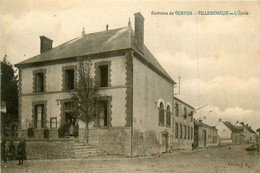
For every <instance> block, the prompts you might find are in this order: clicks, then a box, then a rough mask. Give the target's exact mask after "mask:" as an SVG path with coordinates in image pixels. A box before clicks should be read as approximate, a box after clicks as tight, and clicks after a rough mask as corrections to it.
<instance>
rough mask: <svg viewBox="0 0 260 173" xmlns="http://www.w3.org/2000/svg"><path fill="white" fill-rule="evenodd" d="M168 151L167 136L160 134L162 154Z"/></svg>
mask: <svg viewBox="0 0 260 173" xmlns="http://www.w3.org/2000/svg"><path fill="white" fill-rule="evenodd" d="M167 150H168V134H162V152H163V153H167Z"/></svg>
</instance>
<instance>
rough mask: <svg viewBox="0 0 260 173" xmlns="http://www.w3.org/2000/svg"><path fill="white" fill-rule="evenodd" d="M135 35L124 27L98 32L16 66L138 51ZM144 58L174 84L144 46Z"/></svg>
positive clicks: (131, 30) (130, 29)
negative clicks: (128, 50) (111, 52)
mask: <svg viewBox="0 0 260 173" xmlns="http://www.w3.org/2000/svg"><path fill="white" fill-rule="evenodd" d="M133 34H134V31H133V29H132V28H131V27H123V28H118V29H113V30H107V31H102V32H96V33H91V34H85V35H84V36H80V37H77V38H75V39H72V40H70V41H68V42H66V43H64V44H61V45H59V46H57V47H55V48H53V49H51V50H49V51H47V52H44V53H42V54H39V55H37V56H34V57H32V58H29V59H27V60H25V61H22V62H20V63H18V64H16V66H17V67H18V68H19V66H22V65H26V64H33V63H39V62H45V61H54V60H59V59H66V58H72V57H79V56H84V55H90V54H96V53H103V52H110V51H116V50H123V49H130V48H132V49H133V50H135V51H137V52H138V50H137V48H136V47H135V46H134V44H133V40H134V38H133ZM143 53H144V56H143V58H144V59H145V60H146V61H147V62H148V63H149V64H151V65H152V66H153V67H155V68H156V69H157V70H158V71H159V72H161V73H162V74H163V75H165V76H166V77H167V78H169V79H170V81H172V82H173V83H175V82H174V81H173V79H172V78H171V77H170V75H169V74H168V73H167V72H166V71H165V70H164V68H163V67H162V66H161V65H160V64H159V62H158V61H157V60H156V58H155V57H154V56H153V55H152V53H151V52H150V51H149V50H148V48H147V47H146V46H145V45H144V52H143Z"/></svg>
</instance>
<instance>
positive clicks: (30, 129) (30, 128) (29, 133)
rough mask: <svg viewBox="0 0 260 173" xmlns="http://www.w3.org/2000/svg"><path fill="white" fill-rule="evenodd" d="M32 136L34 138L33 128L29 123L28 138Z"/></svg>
mask: <svg viewBox="0 0 260 173" xmlns="http://www.w3.org/2000/svg"><path fill="white" fill-rule="evenodd" d="M33 136H34V134H33V127H32V124H31V123H30V124H29V127H28V137H29V138H32V137H33Z"/></svg>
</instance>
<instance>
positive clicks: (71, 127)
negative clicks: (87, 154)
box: [69, 120, 75, 136]
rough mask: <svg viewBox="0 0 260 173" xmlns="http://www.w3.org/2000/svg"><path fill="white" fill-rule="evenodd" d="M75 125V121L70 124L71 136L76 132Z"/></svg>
mask: <svg viewBox="0 0 260 173" xmlns="http://www.w3.org/2000/svg"><path fill="white" fill-rule="evenodd" d="M74 124H75V121H74V120H72V121H71V123H70V128H69V134H70V136H73V132H74V126H75V125H74Z"/></svg>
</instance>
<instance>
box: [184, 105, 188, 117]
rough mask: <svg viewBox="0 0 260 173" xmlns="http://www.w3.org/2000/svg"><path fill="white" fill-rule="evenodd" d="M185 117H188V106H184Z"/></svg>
mask: <svg viewBox="0 0 260 173" xmlns="http://www.w3.org/2000/svg"><path fill="white" fill-rule="evenodd" d="M184 118H187V108H186V107H184Z"/></svg>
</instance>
